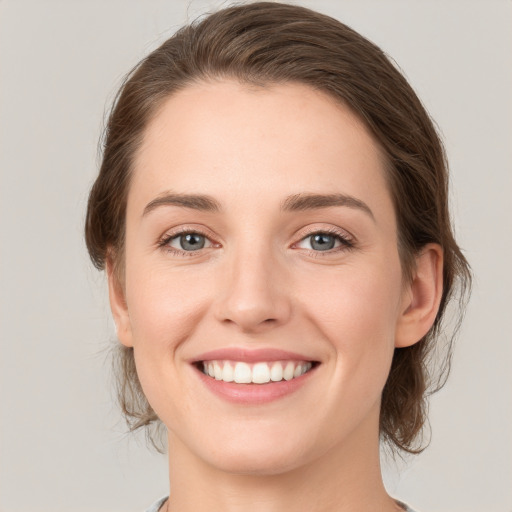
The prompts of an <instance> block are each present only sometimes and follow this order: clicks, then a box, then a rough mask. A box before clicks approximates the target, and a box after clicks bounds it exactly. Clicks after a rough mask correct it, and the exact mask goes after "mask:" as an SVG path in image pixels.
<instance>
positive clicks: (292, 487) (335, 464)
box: [168, 418, 403, 512]
mask: <svg viewBox="0 0 512 512" xmlns="http://www.w3.org/2000/svg"><path fill="white" fill-rule="evenodd" d="M372 423H375V422H372ZM360 427H361V428H359V429H357V432H355V433H354V434H353V435H352V438H351V439H346V440H345V442H344V443H343V445H342V446H341V445H340V446H333V447H332V448H331V449H330V450H328V452H326V453H323V454H320V455H319V456H318V457H316V458H315V459H314V460H310V461H308V462H307V463H306V464H303V465H300V466H298V467H295V468H292V469H290V470H289V471H284V472H280V473H278V474H239V473H233V472H227V471H223V470H220V469H219V468H216V467H213V466H212V465H210V464H208V463H206V462H205V461H203V460H202V459H200V458H198V457H197V456H196V455H195V454H192V453H191V452H190V451H189V450H188V449H187V448H186V447H185V446H184V445H183V444H182V443H181V442H180V440H179V439H177V438H176V437H175V436H174V435H173V434H172V433H169V454H170V456H169V476H170V482H171V498H170V500H169V506H168V510H169V512H178V511H179V512H192V511H194V512H203V511H205V512H206V511H208V512H242V511H243V512H260V511H262V510H264V511H265V512H284V511H288V510H308V512H353V511H354V510H357V511H358V512H374V511H375V510H379V511H383V512H384V511H385V512H392V511H400V510H402V509H401V508H399V507H398V506H397V504H396V502H395V501H394V500H392V499H391V498H390V497H389V496H388V494H387V493H386V491H385V488H384V485H383V483H382V476H381V469H380V460H379V443H378V418H377V425H376V427H377V430H375V425H374V424H369V425H362V426H360ZM375 432H377V434H375ZM370 434H371V435H370ZM402 512H403V511H402Z"/></svg>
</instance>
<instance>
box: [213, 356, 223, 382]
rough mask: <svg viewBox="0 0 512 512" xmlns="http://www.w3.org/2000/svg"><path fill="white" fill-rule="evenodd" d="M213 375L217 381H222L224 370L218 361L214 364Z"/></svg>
mask: <svg viewBox="0 0 512 512" xmlns="http://www.w3.org/2000/svg"><path fill="white" fill-rule="evenodd" d="M213 374H214V376H215V378H216V379H217V380H222V368H221V367H220V364H219V363H218V362H217V361H214V362H213Z"/></svg>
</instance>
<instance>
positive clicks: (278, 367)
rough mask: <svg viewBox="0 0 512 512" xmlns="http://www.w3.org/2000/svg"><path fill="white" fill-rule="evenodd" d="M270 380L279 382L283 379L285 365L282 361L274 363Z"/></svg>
mask: <svg viewBox="0 0 512 512" xmlns="http://www.w3.org/2000/svg"><path fill="white" fill-rule="evenodd" d="M270 380H271V381H272V382H279V381H280V380H283V365H282V364H281V363H274V364H273V365H272V368H271V369H270Z"/></svg>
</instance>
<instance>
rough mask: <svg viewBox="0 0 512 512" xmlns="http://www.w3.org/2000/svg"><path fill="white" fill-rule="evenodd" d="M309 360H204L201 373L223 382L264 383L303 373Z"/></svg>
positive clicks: (307, 367)
mask: <svg viewBox="0 0 512 512" xmlns="http://www.w3.org/2000/svg"><path fill="white" fill-rule="evenodd" d="M312 366H313V364H312V363H311V362H305V361H274V362H271V363H267V362H259V363H254V364H248V363H244V362H241V361H239V362H234V361H205V362H204V363H203V373H205V374H206V375H209V376H210V377H213V378H215V379H216V380H222V381H224V382H233V381H234V382H236V383H237V384H251V383H253V384H266V383H267V382H270V381H272V382H280V381H282V380H292V379H295V378H297V377H300V376H301V375H304V374H305V373H306V372H308V371H309V370H310V369H311V368H312Z"/></svg>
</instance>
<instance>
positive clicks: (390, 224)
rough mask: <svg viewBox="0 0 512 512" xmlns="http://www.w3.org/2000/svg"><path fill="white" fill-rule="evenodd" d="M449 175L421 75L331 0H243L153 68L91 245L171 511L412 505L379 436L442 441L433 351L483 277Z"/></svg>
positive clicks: (144, 75) (130, 410)
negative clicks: (458, 233)
mask: <svg viewBox="0 0 512 512" xmlns="http://www.w3.org/2000/svg"><path fill="white" fill-rule="evenodd" d="M447 183H448V182H447V170H446V164H445V156H444V151H443V147H442V144H441V142H440V141H439V138H438V136H437V134H436V131H435V129H434V128H433V125H432V122H431V120H430V118H429V116H428V114H427V113H426V112H425V110H424V108H423V107H422V105H421V103H420V101H419V100H418V98H417V97H416V95H415V93H414V92H413V91H412V89H411V88H410V86H409V85H408V84H407V82H406V81H405V79H404V78H403V77H402V76H401V75H400V73H399V72H398V71H397V70H396V69H395V68H394V67H393V65H392V64H391V63H390V62H389V61H388V59H387V58H386V57H385V56H384V54H383V53H382V51H381V50H380V49H379V48H377V47H376V46H375V45H373V44H372V43H370V42H369V41H367V40H365V39H364V38H363V37H362V36H360V35H359V34H357V33H355V32H354V31H352V30H351V29H349V28H348V27H346V26H344V25H342V24H341V23H339V22H338V21H336V20H333V19H332V18H329V17H326V16H323V15H321V14H318V13H315V12H313V11H310V10H308V9H305V8H302V7H297V6H290V5H284V4H276V3H267V2H262V3H253V4H248V5H241V6H235V7H231V8H227V9H224V10H222V11H219V12H217V13H215V14H212V15H210V16H208V17H206V18H205V19H203V20H202V21H201V22H199V23H197V24H193V25H191V26H187V27H185V28H183V29H181V30H180V31H179V32H178V33H177V34H175V35H174V36H173V37H171V38H170V39H169V40H168V41H166V42H165V43H164V44H163V45H162V46H161V47H160V48H158V49H157V50H155V51H154V52H153V53H152V54H151V55H149V56H148V57H147V58H146V59H144V60H143V61H142V62H141V63H140V64H139V65H138V66H137V67H136V68H135V69H134V70H133V71H132V73H131V74H130V75H129V77H128V78H127V80H126V81H125V83H124V85H123V87H122V88H121V91H120V93H119V95H118V97H117V100H116V102H115V105H114V107H113V110H112V113H111V116H110V119H109V123H108V126H107V132H106V139H105V145H104V154H103V162H102V166H101V169H100V173H99V176H98V178H97V180H96V182H95V184H94V186H93V189H92V191H91V194H90V198H89V204H88V212H87V221H86V240H87V245H88V249H89V253H90V255H91V258H92V260H93V262H94V263H95V265H96V266H97V267H98V268H99V269H106V271H107V275H108V281H109V293H110V302H111V308H112V312H113V316H114V319H115V322H116V327H117V333H118V338H119V341H120V344H121V345H120V346H121V354H120V358H121V359H120V361H121V365H120V398H121V404H122V408H123V410H124V412H125V414H126V416H127V419H128V421H129V423H130V425H131V427H132V429H136V428H139V427H142V426H146V427H147V426H151V425H155V424H159V423H160V422H161V424H163V425H164V426H165V428H166V431H167V441H168V448H169V475H170V487H171V492H170V498H169V499H167V498H163V499H161V500H159V501H158V502H157V503H155V504H154V505H153V507H152V508H151V509H149V510H152V511H153V510H155V511H156V510H162V511H180V512H183V511H185V512H186V511H192V510H193V511H201V510H219V511H220V510H223V511H230V510H233V511H235V510H242V509H243V510H244V511H245V510H265V511H281V510H283V511H284V510H290V509H295V510H307V511H320V510H321V511H340V512H341V511H354V510H358V511H370V510H371V511H374V510H382V511H389V512H391V511H393V510H395V511H396V510H404V509H405V510H411V509H410V508H407V506H406V505H404V504H403V503H400V502H399V501H396V500H394V499H393V498H391V497H390V496H389V495H388V494H387V492H386V490H385V488H384V486H383V483H382V477H381V472H380V465H379V440H382V441H383V442H387V443H389V444H390V445H391V446H394V447H396V448H397V449H400V450H405V451H408V452H412V453H417V452H419V451H420V450H421V449H422V445H421V431H422V427H423V424H424V423H425V396H426V394H427V392H428V391H432V389H433V388H435V387H436V385H437V386H439V384H440V380H439V378H440V376H442V375H443V374H444V371H443V368H444V367H443V365H441V364H440V363H438V366H437V368H436V369H435V370H436V372H437V374H436V373H429V372H428V370H427V361H428V357H429V354H430V353H431V351H432V348H433V347H434V346H435V343H436V340H437V338H438V336H439V335H440V333H441V323H442V318H443V313H444V311H445V308H446V305H447V304H448V302H449V300H450V299H451V298H452V297H453V296H454V292H455V291H456V288H455V285H456V284H458V285H459V293H460V294H461V296H463V295H464V290H465V289H466V288H467V286H468V285H469V281H470V274H469V267H468V265H467V262H466V260H465V258H464V256H463V255H462V254H461V252H460V250H459V248H458V246H457V244H456V242H455V240H454V238H453V235H452V230H451V226H450V216H449V212H448V205H447ZM446 362H447V361H445V363H446ZM436 377H439V378H438V379H437V380H436Z"/></svg>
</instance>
